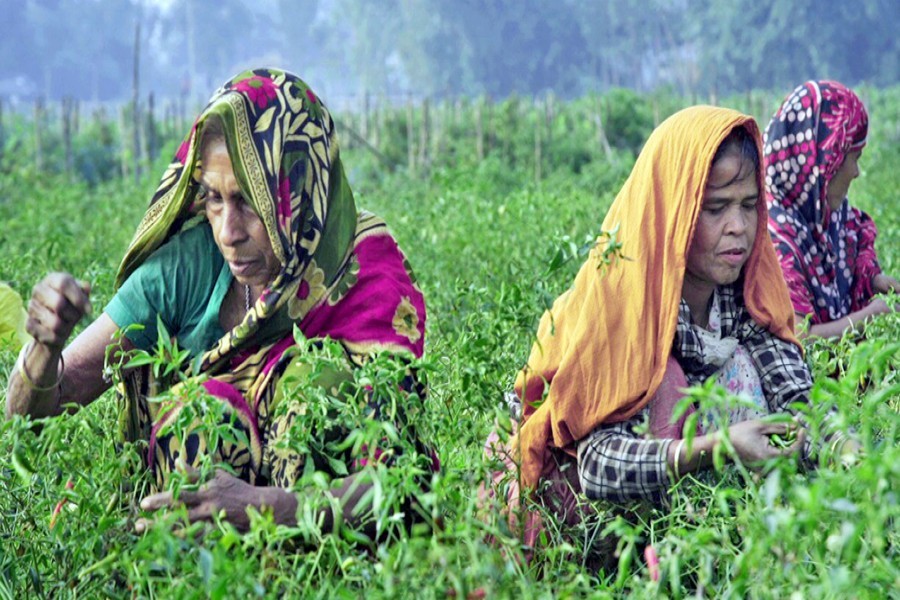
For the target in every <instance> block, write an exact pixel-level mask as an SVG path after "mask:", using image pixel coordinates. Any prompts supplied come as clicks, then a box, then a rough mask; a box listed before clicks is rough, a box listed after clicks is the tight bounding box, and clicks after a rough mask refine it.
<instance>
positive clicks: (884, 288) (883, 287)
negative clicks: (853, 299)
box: [872, 273, 900, 294]
mask: <svg viewBox="0 0 900 600" xmlns="http://www.w3.org/2000/svg"><path fill="white" fill-rule="evenodd" d="M872 289H873V290H874V291H875V293H876V294H887V293H888V292H890V291H891V290H893V291H894V293H895V294H900V281H897V280H896V279H894V278H893V277H891V276H890V275H885V274H884V273H879V274H878V275H876V276H875V277H873V278H872Z"/></svg>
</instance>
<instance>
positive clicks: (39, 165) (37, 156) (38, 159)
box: [34, 98, 44, 173]
mask: <svg viewBox="0 0 900 600" xmlns="http://www.w3.org/2000/svg"><path fill="white" fill-rule="evenodd" d="M43 123H44V99H43V98H38V99H36V100H35V101H34V167H35V169H37V171H38V173H40V172H41V171H43V170H44V151H43V140H42V139H41V138H42V137H43V134H42V130H43Z"/></svg>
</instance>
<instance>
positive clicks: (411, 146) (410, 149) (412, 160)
mask: <svg viewBox="0 0 900 600" xmlns="http://www.w3.org/2000/svg"><path fill="white" fill-rule="evenodd" d="M413 116H414V114H413V104H412V97H410V98H409V99H408V100H407V102H406V166H407V168H408V169H409V172H410V174H415V172H416V144H415V141H414V140H413V135H414V134H415V129H414V127H413Z"/></svg>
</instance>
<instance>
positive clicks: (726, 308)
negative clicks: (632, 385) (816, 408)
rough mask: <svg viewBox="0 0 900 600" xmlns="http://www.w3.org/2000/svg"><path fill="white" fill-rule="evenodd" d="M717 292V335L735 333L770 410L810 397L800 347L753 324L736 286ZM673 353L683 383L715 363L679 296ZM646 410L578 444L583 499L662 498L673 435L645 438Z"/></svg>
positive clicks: (697, 379)
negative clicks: (719, 326)
mask: <svg viewBox="0 0 900 600" xmlns="http://www.w3.org/2000/svg"><path fill="white" fill-rule="evenodd" d="M717 291H718V293H717V297H718V301H719V311H720V318H721V324H722V335H723V336H730V337H736V338H737V339H738V341H739V344H740V345H741V346H743V348H744V350H746V351H747V353H748V354H749V355H750V357H751V360H752V361H753V364H754V366H755V367H756V370H757V373H758V374H759V379H760V383H761V385H762V389H763V394H764V395H765V398H766V403H767V405H768V409H769V412H770V413H780V412H791V413H794V414H796V411H795V410H792V409H791V404H793V403H795V402H802V403H806V402H808V401H809V390H810V388H811V387H812V377H811V375H810V372H809V368H808V367H807V365H806V363H805V362H804V361H803V356H802V354H801V353H800V350H799V349H798V348H797V347H796V346H795V345H793V344H791V343H788V342H785V341H784V340H781V339H779V338H777V337H775V336H774V335H772V334H771V333H769V332H768V331H767V330H766V329H764V328H763V327H761V326H760V325H758V324H757V323H755V322H754V321H753V319H752V317H751V316H750V314H749V312H748V311H747V309H746V308H745V307H744V303H743V298H742V292H741V291H740V289H739V288H738V285H737V284H735V285H731V286H722V287H720V288H719V289H718V290H717ZM672 354H673V356H674V357H675V359H676V360H678V363H679V364H680V365H681V367H682V369H684V372H685V376H686V378H687V380H688V383H689V384H691V385H695V384H698V383H702V382H703V381H705V380H706V379H707V378H709V377H710V376H712V375H714V374H715V373H716V371H717V369H718V367H715V366H712V365H706V364H703V363H702V356H703V354H702V342H701V340H700V338H699V337H698V336H697V335H696V333H695V332H694V330H693V328H692V327H691V311H690V308H688V305H687V303H686V302H685V301H684V300H682V301H681V305H680V307H679V311H678V325H677V326H676V330H675V340H674V342H673V344H672ZM649 416H650V409H649V407H648V406H645V407H644V408H643V410H641V411H640V412H638V413H637V414H636V415H634V416H633V417H632V418H631V419H629V420H628V421H623V422H621V423H613V424H609V425H600V426H599V427H597V428H596V429H595V430H594V431H593V432H591V434H590V435H588V436H587V437H585V438H584V439H583V440H581V441H580V442H579V444H578V474H579V478H580V481H581V487H582V490H583V491H584V493H585V495H587V497H588V498H591V499H594V500H597V499H605V500H610V501H614V502H624V501H627V500H634V499H645V500H649V501H651V502H654V503H661V502H663V501H665V500H666V498H667V496H668V492H667V490H668V486H669V482H670V479H669V473H668V469H667V457H668V449H669V444H671V443H672V441H673V440H668V439H659V440H656V439H646V438H645V437H643V435H642V434H641V433H639V432H640V431H641V430H643V431H646V429H647V427H646V423H647V422H649ZM805 450H806V451H807V452H808V450H809V447H808V446H807V448H806V449H805Z"/></svg>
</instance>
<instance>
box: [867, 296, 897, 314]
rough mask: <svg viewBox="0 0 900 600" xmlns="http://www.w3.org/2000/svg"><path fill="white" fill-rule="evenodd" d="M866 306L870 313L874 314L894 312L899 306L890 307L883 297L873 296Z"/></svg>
mask: <svg viewBox="0 0 900 600" xmlns="http://www.w3.org/2000/svg"><path fill="white" fill-rule="evenodd" d="M866 308H867V309H868V310H869V314H870V315H872V316H875V315H884V314H887V313H890V312H894V311H895V310H897V309H898V308H900V307H897V306H895V307H893V308H891V306H890V305H889V304H888V303H887V302H885V301H884V299H883V298H873V299H872V301H871V302H869V305H868V306H867V307H866ZM864 310H865V309H864Z"/></svg>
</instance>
